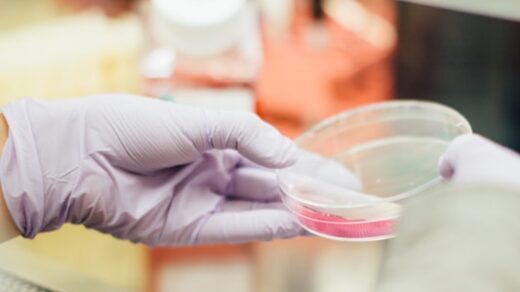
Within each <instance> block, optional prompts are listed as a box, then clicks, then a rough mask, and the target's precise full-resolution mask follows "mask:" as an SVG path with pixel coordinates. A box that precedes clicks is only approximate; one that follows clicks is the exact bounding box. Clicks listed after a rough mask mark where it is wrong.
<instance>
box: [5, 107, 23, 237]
mask: <svg viewBox="0 0 520 292" xmlns="http://www.w3.org/2000/svg"><path fill="white" fill-rule="evenodd" d="M8 135H9V126H8V124H7V121H6V119H5V117H4V115H3V114H2V113H1V112H0V155H1V154H3V150H4V145H5V142H6V141H7V137H8ZM1 180H2V177H0V182H1ZM18 235H20V232H19V231H18V229H17V228H16V226H15V224H14V222H13V218H12V217H11V214H10V213H9V210H8V209H7V205H6V203H5V198H4V193H3V190H2V188H1V187H0V242H3V241H6V240H9V239H11V238H13V237H16V236H18Z"/></svg>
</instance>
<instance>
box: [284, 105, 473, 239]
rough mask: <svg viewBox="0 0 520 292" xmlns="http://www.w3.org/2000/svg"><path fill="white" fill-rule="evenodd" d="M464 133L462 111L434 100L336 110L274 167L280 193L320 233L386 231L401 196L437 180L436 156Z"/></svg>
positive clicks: (341, 235)
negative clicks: (296, 154)
mask: <svg viewBox="0 0 520 292" xmlns="http://www.w3.org/2000/svg"><path fill="white" fill-rule="evenodd" d="M467 133H471V126H470V124H469V123H468V121H467V120H466V119H465V118H464V117H463V116H462V115H461V114H460V113H458V112H457V111H455V110H453V109H451V108H449V107H447V106H444V105H441V104H437V103H433V102H424V101H410V100H400V101H389V102H382V103H375V104H371V105H368V106H364V107H360V108H357V109H354V110H350V111H346V112H343V113H340V114H338V115H335V116H333V117H330V118H328V119H325V120H324V121H322V122H320V123H319V124H317V125H316V126H314V127H312V128H311V129H309V130H308V131H306V132H304V133H303V134H302V135H301V136H300V137H298V138H297V139H296V140H295V142H296V144H297V145H298V146H299V147H300V149H301V150H302V151H303V152H304V153H303V155H301V157H302V158H301V159H300V160H299V161H298V162H297V163H296V164H295V165H293V166H291V167H289V168H286V169H283V170H279V171H278V173H277V175H278V182H279V186H280V189H281V193H282V200H283V202H284V204H285V205H286V207H287V208H288V209H289V210H290V211H291V212H292V213H293V214H294V215H295V216H296V218H297V220H298V222H299V223H300V224H301V225H302V226H303V227H304V228H305V229H307V230H308V231H309V232H311V233H314V234H316V235H318V236H321V237H325V238H330V239H335V240H344V241H370V240H382V239H387V238H391V237H393V236H394V227H395V223H396V219H398V218H399V216H400V213H401V206H402V203H403V202H404V201H405V200H406V199H407V198H409V197H411V196H414V195H416V194H419V193H421V192H423V191H425V190H427V189H429V188H431V187H433V186H435V185H437V184H438V183H440V182H441V178H440V176H439V173H438V162H439V159H440V157H441V156H442V154H443V153H444V152H445V150H446V148H447V146H448V144H449V143H450V142H451V141H452V140H453V139H454V138H456V137H457V136H459V135H463V134H467Z"/></svg>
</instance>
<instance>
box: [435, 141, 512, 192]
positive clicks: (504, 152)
mask: <svg viewBox="0 0 520 292" xmlns="http://www.w3.org/2000/svg"><path fill="white" fill-rule="evenodd" d="M440 172H441V175H442V176H443V177H444V178H446V179H448V180H450V181H453V182H457V183H480V184H492V185H496V186H500V187H508V188H514V189H518V190H520V156H519V155H518V154H517V153H515V152H513V151H511V150H509V149H507V148H505V147H503V146H500V145H498V144H496V143H494V142H492V141H490V140H488V139H485V138H483V137H481V136H478V135H464V136H460V137H458V138H456V139H455V140H454V141H453V142H452V143H451V145H450V146H449V147H448V150H447V151H446V153H445V154H444V155H443V157H442V158H441V161H440Z"/></svg>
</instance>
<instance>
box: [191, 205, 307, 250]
mask: <svg viewBox="0 0 520 292" xmlns="http://www.w3.org/2000/svg"><path fill="white" fill-rule="evenodd" d="M257 204H258V203H257ZM259 206H260V205H256V207H255V208H254V209H252V210H246V211H230V212H222V213H220V212H219V213H216V214H213V215H212V216H210V217H209V218H208V220H207V221H206V223H205V224H204V225H203V226H202V227H201V229H200V231H199V233H198V237H197V240H196V242H197V243H198V244H211V243H244V242H249V241H255V240H262V241H267V240H272V239H275V238H290V237H294V236H298V235H302V234H304V231H303V228H302V227H300V225H298V223H297V222H296V221H295V219H294V218H293V216H292V215H291V214H290V213H289V212H288V211H285V210H280V209H279V208H271V207H269V205H265V207H266V208H259Z"/></svg>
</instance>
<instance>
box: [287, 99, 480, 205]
mask: <svg viewBox="0 0 520 292" xmlns="http://www.w3.org/2000/svg"><path fill="white" fill-rule="evenodd" d="M403 106H405V107H411V106H415V107H422V108H425V109H429V110H436V111H440V112H445V113H448V114H449V115H451V116H454V117H456V118H457V119H460V121H461V122H460V123H459V124H457V125H455V127H458V128H459V127H464V128H465V129H468V132H467V134H469V133H471V132H472V129H471V125H470V124H469V122H468V120H467V119H466V118H465V117H464V116H463V115H461V114H460V113H459V112H457V111H456V110H454V109H452V108H450V107H448V106H445V105H442V104H439V103H436V102H431V101H418V100H395V101H384V102H379V103H374V104H370V105H366V106H361V107H359V108H355V109H352V110H347V111H345V112H342V113H339V114H337V115H334V116H332V117H329V118H327V119H325V120H323V121H321V122H320V123H318V124H317V125H315V126H313V127H311V128H309V129H308V130H307V131H305V132H304V133H303V134H302V135H300V136H299V137H297V138H296V139H295V140H294V142H295V143H296V144H300V143H301V142H302V141H303V140H304V139H306V138H308V137H309V136H311V135H313V134H314V132H317V131H322V130H324V129H326V128H329V127H331V126H332V125H333V124H335V123H336V122H337V121H339V120H345V119H348V118H349V117H352V116H355V115H359V114H362V113H366V112H371V111H375V110H381V109H391V108H396V107H403ZM403 119H404V118H395V119H387V120H388V121H390V120H403ZM425 119H426V118H425ZM284 171H286V170H277V177H278V185H279V187H280V189H281V191H282V193H283V194H284V195H286V196H288V197H289V198H291V199H293V200H295V201H297V202H300V203H302V204H303V205H306V206H312V207H318V208H328V209H354V208H363V207H370V206H375V205H377V204H380V203H388V202H395V201H400V200H403V199H406V198H409V197H411V196H413V195H415V194H417V193H420V192H422V191H425V190H427V189H429V188H431V187H433V186H435V185H438V184H439V183H440V182H441V181H442V178H441V177H440V176H436V177H434V178H432V179H431V180H429V181H427V182H425V183H424V184H422V185H420V186H418V187H416V188H413V189H411V190H409V191H406V192H403V193H400V194H397V195H393V196H390V197H387V198H381V200H378V201H377V202H372V203H367V204H359V205H354V206H353V205H338V204H335V205H332V204H325V203H316V202H312V201H308V200H305V199H302V198H299V197H296V196H294V195H292V194H291V193H290V192H289V191H288V190H287V189H286V188H285V184H284V183H283V182H282V181H281V178H282V176H283V172H284Z"/></svg>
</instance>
